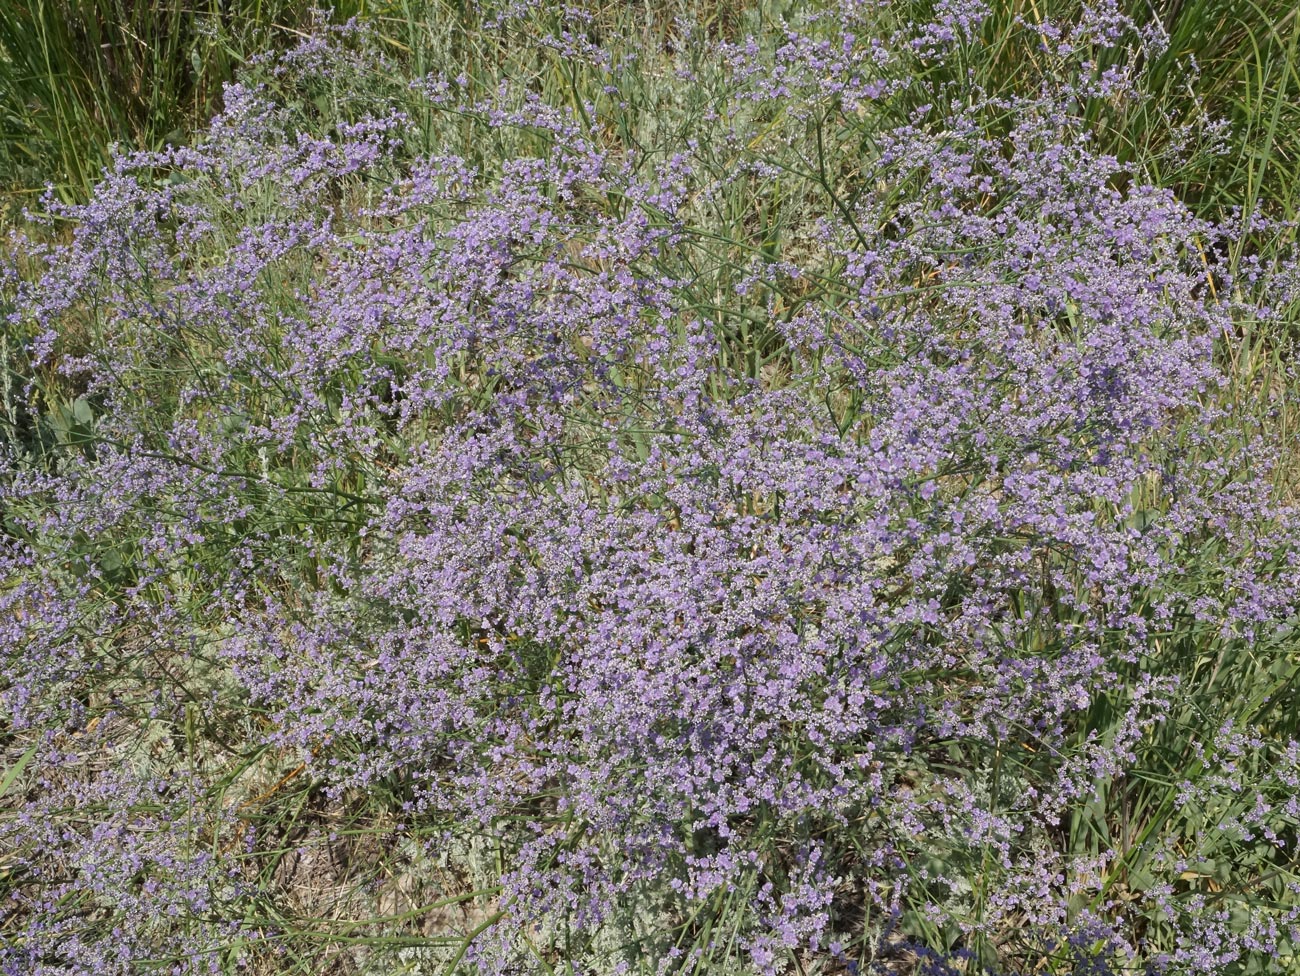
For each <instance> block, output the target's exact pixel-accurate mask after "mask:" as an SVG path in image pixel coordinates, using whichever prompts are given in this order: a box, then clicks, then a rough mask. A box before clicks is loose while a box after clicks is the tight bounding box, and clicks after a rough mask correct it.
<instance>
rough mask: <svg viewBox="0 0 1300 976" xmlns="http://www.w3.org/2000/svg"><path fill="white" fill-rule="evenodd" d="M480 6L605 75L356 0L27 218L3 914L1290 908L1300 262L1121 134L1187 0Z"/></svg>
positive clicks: (164, 924)
mask: <svg viewBox="0 0 1300 976" xmlns="http://www.w3.org/2000/svg"><path fill="white" fill-rule="evenodd" d="M483 16H484V18H485V20H484V24H483V26H482V28H481V29H482V30H483V31H484V32H485V34H484V36H491V37H498V38H500V39H501V40H500V43H501V44H503V45H506V46H509V45H516V46H519V47H517V50H523V49H526V50H527V51H529V52H531V53H530V54H528V57H529V58H533V59H534V60H533V62H532V63H533V64H542V65H548V66H550V68H547V70H552V69H554V70H555V71H557V72H567V73H568V74H567V77H568V78H569V79H570V81H571V82H572V83H571V84H570V85H569V86H568V87H567V88H565V87H564V86H556V87H554V88H549V87H545V86H542V87H541V88H540V91H539V88H538V86H535V85H530V84H529V83H528V80H527V78H524V77H520V78H519V79H516V80H513V81H512V79H509V78H507V79H505V80H504V81H503V83H502V84H500V85H497V86H485V85H483V84H482V83H481V80H476V78H472V77H467V76H466V75H464V74H461V73H460V71H459V68H456V69H453V70H450V71H445V72H444V71H441V70H439V71H434V72H433V73H432V74H429V75H427V76H422V77H418V78H415V79H413V80H412V81H411V83H410V84H407V83H406V82H405V81H403V80H402V79H401V77H400V72H399V71H398V70H397V68H396V67H395V66H394V64H393V63H392V62H390V61H388V60H387V58H388V57H389V55H388V54H386V53H385V51H384V50H383V48H382V45H381V44H380V43H379V42H378V41H377V40H376V39H375V38H374V37H373V36H372V35H370V34H368V33H367V32H366V30H364V29H363V28H360V27H357V26H356V25H352V26H349V27H347V28H344V29H341V30H340V29H333V30H329V29H324V28H322V30H321V31H320V32H319V33H318V35H316V36H313V37H311V38H310V39H308V40H306V41H304V43H303V44H302V45H301V46H300V47H299V48H298V49H296V50H295V51H293V52H291V53H290V54H288V55H285V56H282V57H279V58H267V59H263V60H262V61H261V62H260V63H257V64H254V65H253V66H252V67H251V68H250V71H249V74H248V76H247V77H246V78H245V79H244V80H243V81H242V82H241V83H240V84H237V85H233V86H230V87H228V88H227V90H226V93H225V100H224V105H225V108H224V111H223V112H222V113H221V114H220V115H219V116H218V117H217V118H215V119H214V120H213V121H212V124H211V126H210V128H208V130H207V131H206V133H205V134H204V135H203V137H202V138H200V139H198V140H196V141H195V142H194V143H193V144H192V145H190V146H186V147H177V148H172V149H168V150H166V151H163V152H159V153H151V154H134V155H122V156H121V157H119V158H118V160H117V162H116V164H115V166H114V167H113V168H112V169H111V170H109V171H106V172H105V173H104V177H103V180H102V181H101V182H100V183H99V184H98V186H97V188H96V190H95V192H94V194H93V196H92V197H91V198H90V199H89V200H88V201H86V202H84V203H81V204H75V205H73V204H66V203H61V202H59V201H58V200H57V199H56V198H55V197H53V196H52V195H51V196H50V197H49V198H47V199H46V201H45V204H44V206H43V208H42V209H40V210H39V211H38V212H33V213H32V214H31V215H30V220H31V229H30V230H28V231H26V232H24V234H22V235H17V234H15V235H14V236H12V237H11V239H10V242H9V244H8V247H7V251H6V254H7V257H6V261H7V262H8V263H7V265H6V267H5V268H4V271H3V277H0V286H2V287H3V293H2V300H3V303H4V305H3V309H4V312H5V316H6V317H5V323H6V325H5V328H6V333H5V335H6V339H5V352H6V357H7V359H6V362H7V369H8V370H9V373H10V376H11V379H7V380H6V383H7V384H8V385H7V386H6V397H5V404H4V406H5V411H6V416H7V424H6V427H5V430H6V431H8V434H7V435H6V437H7V440H6V441H5V454H4V458H3V468H2V469H0V470H2V479H3V480H2V481H0V484H2V485H3V488H2V489H0V490H2V491H3V501H4V513H3V519H4V521H3V535H2V536H0V543H2V544H0V580H3V582H2V583H0V606H2V607H3V610H2V611H0V635H2V637H0V655H3V661H4V670H3V677H2V679H0V709H2V710H3V711H2V715H3V723H4V724H3V726H0V728H2V729H3V735H2V737H0V744H3V747H4V750H5V753H4V754H5V756H6V757H7V758H6V767H5V768H6V769H7V770H8V772H6V773H5V774H4V775H3V779H0V805H2V808H3V817H0V894H3V897H4V900H3V901H2V902H0V925H2V926H3V930H4V932H5V939H4V942H3V943H2V947H0V970H2V971H4V972H6V973H12V974H55V973H58V974H73V973H76V974H91V973H94V974H110V973H112V974H119V973H120V974H126V973H139V972H168V973H200V972H284V971H291V970H292V971H298V969H301V970H302V971H304V972H327V971H329V972H357V973H376V974H378V973H390V972H429V973H434V972H447V973H455V972H465V973H500V974H505V973H522V972H537V973H543V972H545V973H560V972H563V973H602V974H603V973H670V972H671V973H690V972H698V973H706V972H707V973H715V972H716V973H758V974H773V973H778V972H800V973H825V974H832V973H868V972H875V973H882V974H883V973H928V974H941V973H975V972H987V973H1058V974H1063V973H1127V972H1149V973H1168V974H1212V973H1213V974H1218V973H1225V974H1226V973H1247V972H1265V971H1271V972H1281V971H1284V969H1285V967H1287V966H1290V965H1294V964H1295V958H1296V957H1295V955H1294V953H1295V951H1296V950H1295V946H1296V944H1297V942H1300V898H1298V897H1297V896H1298V895H1300V888H1297V882H1296V881H1295V880H1294V878H1293V875H1292V874H1291V871H1292V869H1293V868H1294V867H1295V860H1294V859H1295V845H1296V842H1297V832H1296V831H1297V822H1298V817H1300V800H1297V797H1298V796H1300V744H1297V742H1296V741H1295V739H1294V738H1292V731H1291V730H1290V729H1289V726H1288V725H1287V724H1286V721H1285V720H1284V718H1283V717H1279V716H1280V715H1281V713H1280V712H1277V711H1275V707H1280V708H1282V709H1283V710H1284V709H1285V708H1286V702H1287V701H1289V699H1288V698H1287V696H1288V694H1289V693H1290V684H1291V675H1292V673H1293V672H1292V671H1291V670H1288V668H1289V667H1290V664H1289V662H1290V661H1291V659H1292V657H1294V650H1293V649H1291V648H1293V646H1294V645H1293V643H1291V641H1292V640H1293V638H1292V637H1291V635H1292V633H1293V631H1292V628H1293V626H1294V623H1295V612H1296V611H1295V594H1296V592H1297V591H1298V587H1300V521H1298V516H1297V513H1296V511H1295V510H1294V508H1293V507H1292V506H1291V504H1290V502H1289V496H1288V495H1287V494H1286V493H1285V491H1284V490H1282V489H1281V488H1279V487H1278V486H1279V484H1280V482H1279V480H1278V478H1277V477H1276V474H1277V468H1278V466H1279V464H1280V463H1281V462H1282V461H1283V460H1284V458H1285V454H1284V450H1285V445H1284V444H1283V442H1282V441H1281V440H1279V438H1278V437H1277V436H1274V432H1273V431H1271V430H1270V429H1269V428H1268V427H1267V426H1265V427H1262V428H1261V427H1260V426H1259V425H1255V424H1252V422H1251V421H1250V420H1249V417H1248V416H1244V415H1243V411H1242V410H1241V409H1240V408H1239V406H1236V405H1234V404H1233V403H1232V402H1231V400H1230V399H1229V398H1226V397H1225V396H1224V393H1223V391H1224V388H1225V386H1226V385H1227V383H1228V377H1227V375H1226V373H1225V371H1224V367H1223V359H1222V356H1221V355H1220V354H1219V352H1218V350H1220V349H1221V348H1222V347H1223V346H1224V344H1231V343H1233V342H1234V341H1235V337H1237V336H1239V335H1240V334H1241V329H1242V327H1243V323H1245V322H1259V321H1265V320H1267V319H1268V318H1269V316H1270V315H1274V316H1275V315H1277V314H1280V312H1278V309H1281V308H1283V307H1284V306H1285V304H1286V303H1285V301H1284V299H1283V298H1277V299H1276V300H1273V299H1268V298H1267V295H1268V294H1269V291H1268V289H1269V288H1270V287H1272V285H1271V284H1270V282H1271V280H1272V276H1271V273H1270V272H1266V270H1265V269H1264V268H1263V267H1262V266H1259V265H1258V264H1256V265H1249V264H1247V266H1246V267H1247V273H1246V274H1244V275H1238V276H1236V277H1234V276H1233V275H1232V274H1230V273H1229V269H1228V268H1227V267H1226V266H1224V265H1223V263H1222V261H1221V260H1220V259H1219V258H1218V257H1217V256H1218V255H1222V254H1224V253H1227V251H1228V246H1229V245H1230V244H1231V243H1232V242H1233V241H1234V240H1235V239H1236V238H1235V236H1234V235H1235V234H1239V233H1241V232H1242V231H1241V228H1240V225H1233V226H1234V228H1236V229H1234V230H1229V229H1228V228H1226V227H1225V226H1220V225H1217V224H1214V223H1211V222H1209V221H1207V220H1204V219H1201V218H1198V217H1196V216H1194V215H1193V214H1192V213H1191V212H1190V211H1189V210H1188V209H1186V208H1185V207H1184V206H1183V205H1182V204H1181V203H1180V202H1179V200H1178V199H1177V198H1176V197H1175V196H1174V195H1173V194H1172V193H1171V192H1169V191H1168V190H1165V189H1160V188H1157V187H1156V186H1153V185H1149V184H1148V183H1147V182H1145V181H1144V179H1143V175H1142V173H1141V172H1139V171H1137V170H1136V169H1135V168H1134V167H1133V166H1131V165H1127V164H1122V163H1121V162H1120V161H1119V160H1118V159H1116V158H1115V157H1113V156H1109V155H1106V154H1104V153H1102V152H1101V151H1099V150H1097V149H1096V148H1095V147H1094V140H1095V136H1094V132H1093V130H1092V129H1091V128H1090V127H1089V121H1088V120H1089V118H1090V117H1091V113H1093V112H1094V110H1095V109H1096V107H1097V106H1113V105H1117V104H1121V103H1123V102H1124V100H1126V99H1134V98H1140V97H1141V70H1142V64H1143V59H1144V57H1147V56H1149V55H1150V53H1151V52H1152V51H1153V50H1156V49H1158V46H1159V45H1160V43H1161V39H1160V36H1159V35H1158V33H1152V32H1150V31H1145V30H1142V29H1139V28H1138V26H1137V25H1136V24H1134V23H1133V22H1131V21H1129V20H1128V19H1126V18H1125V17H1123V16H1122V15H1121V14H1120V12H1119V10H1118V9H1117V8H1116V7H1115V6H1113V5H1111V4H1107V3H1104V2H1096V3H1092V4H1091V5H1089V6H1088V7H1087V8H1086V9H1084V10H1083V11H1082V12H1081V13H1079V14H1077V15H1076V16H1074V17H1071V18H1069V19H1067V20H1063V21H1062V22H1060V23H1052V22H1049V21H1044V20H1041V19H1038V18H1035V17H1031V16H1029V15H1028V13H1026V16H1025V17H1024V18H1022V19H1019V20H1017V21H1016V22H1015V23H1013V24H1011V25H1010V27H1009V28H1008V29H1009V30H1011V32H1012V34H1013V35H1014V36H1015V37H1017V38H1018V39H1019V42H1020V43H1022V44H1023V45H1024V50H1025V51H1027V52H1029V53H1030V56H1032V59H1033V60H1034V62H1035V64H1036V65H1038V67H1039V69H1040V70H1039V74H1038V75H1037V76H1036V80H1035V82H1034V83H1033V84H1032V85H1029V86H1027V87H1026V88H1025V89H1024V90H1018V91H1010V90H1007V91H993V90H987V89H985V88H983V87H982V86H981V85H980V84H978V83H977V82H976V81H974V80H972V74H973V73H972V72H971V71H970V70H969V65H970V64H971V62H972V59H974V58H975V57H976V56H977V55H978V54H979V52H980V51H981V50H983V49H984V48H985V47H986V46H987V44H988V32H989V31H990V30H992V25H994V24H995V22H1000V21H999V18H1005V17H1006V16H1007V15H1006V13H1005V11H1000V10H999V9H998V5H995V4H993V5H990V4H984V3H980V2H975V0H953V2H940V3H937V4H935V5H934V9H933V10H932V11H931V12H930V16H928V17H926V18H923V19H921V20H919V21H917V22H910V21H909V20H908V18H905V17H901V16H899V15H898V8H897V7H896V6H895V8H894V9H892V10H891V9H890V8H889V7H888V6H886V7H881V6H879V5H876V4H872V3H864V2H862V0H838V2H836V3H834V4H828V5H821V6H819V7H818V8H816V9H814V10H811V11H789V12H787V14H786V16H785V17H784V19H782V20H780V21H779V22H769V23H766V24H765V25H764V26H762V27H761V29H759V30H756V31H755V32H753V33H750V34H748V35H746V34H745V33H744V32H739V31H731V32H720V31H716V30H715V31H712V32H711V31H709V30H706V29H705V26H704V25H700V24H691V23H689V22H687V21H682V22H680V23H678V24H676V25H675V26H674V27H673V33H672V35H671V36H672V38H673V39H674V40H673V44H672V50H670V51H669V52H667V53H666V54H665V55H664V59H665V60H664V63H666V64H671V65H673V66H674V69H673V70H674V73H673V74H672V76H671V77H670V78H668V79H667V80H665V81H662V85H663V88H662V89H660V90H658V94H657V95H656V96H655V97H656V98H658V99H660V102H658V103H656V102H655V101H654V99H651V98H650V97H649V96H647V95H646V92H645V91H644V90H642V89H637V90H636V91H634V90H633V87H632V83H631V81H630V80H629V79H631V78H632V77H633V76H634V75H635V74H636V72H638V71H640V70H642V69H641V68H640V66H639V65H638V63H637V61H636V58H635V57H632V56H630V55H629V54H628V52H627V50H626V49H624V48H619V47H618V46H617V45H616V44H615V43H614V40H613V39H610V38H608V37H603V36H602V34H601V31H600V29H599V24H598V23H597V21H596V20H595V19H594V16H593V15H591V14H589V13H584V11H583V10H580V9H566V10H564V11H560V12H557V11H555V10H554V9H552V8H550V7H548V6H547V5H539V4H515V5H513V6H509V7H506V8H502V9H496V10H493V11H488V12H484V13H483ZM778 25H779V26H778ZM999 29H1000V28H999ZM493 32H496V33H493ZM647 53H648V52H642V54H643V55H645V54H647ZM539 70H540V69H539ZM580 77H581V78H583V79H597V80H598V81H599V84H598V85H593V86H589V87H588V88H586V89H581V90H580V88H579V86H578V82H577V79H579V78H580ZM359 78H361V79H364V78H368V79H370V81H369V83H368V84H367V85H364V86H363V85H359V84H357V83H356V82H357V79H359ZM580 91H581V97H579V95H580ZM322 92H328V93H330V95H329V97H328V98H326V99H324V100H322V98H321V97H319V96H320V93H322ZM588 96H590V97H588ZM322 105H324V106H325V107H324V108H322ZM673 113H676V114H673ZM1194 137H1195V132H1193V131H1192V130H1191V129H1189V130H1188V133H1187V138H1188V139H1192V138H1194ZM1257 226H1259V227H1262V226H1263V224H1262V223H1259V222H1257ZM1248 229H1249V228H1248ZM1278 270H1280V271H1281V272H1282V274H1281V276H1280V277H1279V279H1278V280H1282V279H1284V278H1285V277H1286V274H1287V272H1288V269H1287V268H1285V267H1282V268H1280V269H1278ZM1259 296H1265V297H1259ZM1269 302H1272V304H1269ZM1247 660H1249V661H1257V660H1265V661H1270V662H1274V665H1270V667H1271V670H1267V671H1261V672H1259V673H1260V674H1267V675H1268V676H1269V678H1268V681H1265V682H1263V683H1261V684H1260V685H1259V686H1258V687H1257V688H1255V687H1252V688H1248V689H1246V690H1245V692H1244V693H1245V694H1246V695H1247V699H1248V700H1249V702H1250V708H1249V709H1245V710H1242V711H1240V712H1239V713H1237V714H1234V715H1227V716H1210V717H1199V716H1194V715H1193V714H1192V713H1193V712H1194V711H1195V710H1196V709H1197V708H1199V707H1200V705H1199V704H1198V701H1199V699H1196V698H1195V696H1194V694H1193V691H1194V685H1195V683H1196V682H1197V681H1211V682H1212V681H1214V680H1215V676H1216V675H1218V674H1219V673H1220V671H1224V672H1225V673H1233V669H1234V668H1237V667H1240V666H1241V665H1240V663H1239V662H1243V661H1247ZM1207 675H1208V676H1209V677H1207ZM1261 680H1263V679H1261ZM1269 682H1271V683H1269ZM1278 703H1281V704H1280V705H1279V704H1278ZM1193 719H1197V720H1193ZM1156 787H1159V788H1160V789H1157V788H1156ZM1162 791H1163V792H1162ZM1152 797H1154V798H1155V799H1150V798H1152ZM1147 800H1149V802H1147ZM1143 803H1146V805H1145V806H1144V805H1143ZM1107 804H1110V806H1107ZM367 844H369V845H370V846H369V847H367V846H365V845H367ZM1211 846H1212V847H1213V849H1214V851H1216V852H1217V854H1216V855H1215V856H1214V857H1210V856H1207V855H1206V854H1205V853H1204V852H1205V850H1207V849H1208V848H1209V847H1211ZM313 852H315V853H314V854H313ZM313 857H314V858H315V860H314V861H313V860H312V858H313ZM1216 858H1217V859H1216ZM343 861H347V862H348V863H342V862H343ZM309 862H311V863H314V864H316V865H317V868H316V869H317V872H318V873H317V875H316V876H315V879H316V880H315V881H312V880H310V879H309V880H308V882H307V888H311V887H312V885H314V886H315V888H314V889H313V890H314V891H315V896H319V897H315V900H314V901H313V900H312V897H308V894H310V892H309V893H308V894H304V893H303V891H304V890H306V889H303V890H299V889H298V888H295V887H294V884H295V883H294V882H293V881H292V879H291V877H290V875H291V873H292V872H291V871H290V865H291V864H292V865H297V869H298V870H300V871H306V870H307V869H308V868H309V867H310V864H309ZM376 864H377V865H380V866H381V868H382V870H374V871H373V872H370V873H367V871H366V868H367V867H368V866H374V865H376ZM330 886H333V887H332V888H331V892H332V893H331V895H330V897H329V898H328V899H326V898H325V897H324V896H323V891H324V889H325V888H328V887H330ZM417 888H418V889H419V890H418V892H417V893H416V894H411V892H412V891H414V890H415V889H417ZM399 890H400V892H403V893H405V894H404V897H406V898H407V900H405V901H402V900H400V899H398V898H397V895H396V894H394V892H398V891H399ZM1279 967H1281V968H1279Z"/></svg>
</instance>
